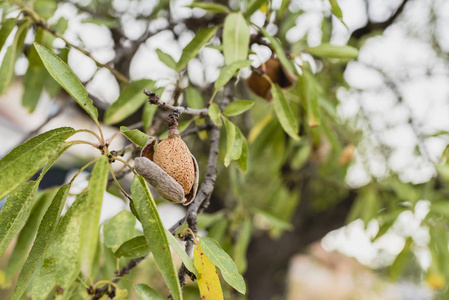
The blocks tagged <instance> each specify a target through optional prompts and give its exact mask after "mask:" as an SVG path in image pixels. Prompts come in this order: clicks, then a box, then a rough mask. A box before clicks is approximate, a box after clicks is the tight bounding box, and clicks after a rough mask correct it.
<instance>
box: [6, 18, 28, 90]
mask: <svg viewBox="0 0 449 300" xmlns="http://www.w3.org/2000/svg"><path fill="white" fill-rule="evenodd" d="M30 25H31V21H30V20H26V21H24V22H22V23H21V24H20V25H19V27H18V28H17V32H16V35H15V37H14V41H13V42H12V45H11V46H9V47H8V49H7V50H6V53H5V56H4V57H3V60H2V65H1V67H0V95H2V94H3V93H5V92H6V90H7V89H8V88H9V85H10V84H11V81H12V78H13V77H14V67H15V65H16V60H17V57H18V55H19V51H20V49H21V48H22V45H23V42H24V40H25V36H26V34H27V31H28V27H30Z"/></svg>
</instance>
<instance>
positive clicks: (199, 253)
mask: <svg viewBox="0 0 449 300" xmlns="http://www.w3.org/2000/svg"><path fill="white" fill-rule="evenodd" d="M193 257H194V265H195V268H196V269H197V270H198V274H199V277H198V278H197V281H198V287H199V289H200V294H201V299H203V300H220V299H221V300H223V291H222V290H221V285H220V280H219V279H218V275H217V270H216V269H215V265H214V264H213V263H212V262H211V261H210V260H209V258H208V257H207V256H206V254H204V252H203V250H202V249H201V247H200V245H199V243H196V245H195V248H194V249H193Z"/></svg>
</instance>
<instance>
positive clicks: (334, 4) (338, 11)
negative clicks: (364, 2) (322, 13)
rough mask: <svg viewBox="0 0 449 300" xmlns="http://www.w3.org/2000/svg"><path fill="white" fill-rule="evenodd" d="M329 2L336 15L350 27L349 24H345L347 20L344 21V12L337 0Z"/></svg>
mask: <svg viewBox="0 0 449 300" xmlns="http://www.w3.org/2000/svg"><path fill="white" fill-rule="evenodd" d="M329 3H330V5H331V9H332V13H333V14H334V16H336V17H337V18H338V19H339V20H340V22H341V23H342V24H343V25H344V26H345V27H346V28H348V26H347V25H346V24H345V22H343V13H342V12H341V8H340V6H339V5H338V2H337V0H329Z"/></svg>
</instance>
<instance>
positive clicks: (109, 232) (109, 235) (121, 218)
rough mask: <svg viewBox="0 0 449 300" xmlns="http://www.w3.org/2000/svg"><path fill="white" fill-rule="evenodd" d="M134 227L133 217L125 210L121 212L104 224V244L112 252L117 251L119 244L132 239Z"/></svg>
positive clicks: (134, 219) (134, 220)
mask: <svg viewBox="0 0 449 300" xmlns="http://www.w3.org/2000/svg"><path fill="white" fill-rule="evenodd" d="M135 227H136V218H135V217H134V215H133V214H132V213H131V212H129V211H127V210H122V211H121V212H119V213H118V214H116V215H115V216H114V217H112V218H110V219H109V220H108V221H107V222H106V223H105V224H104V227H103V233H104V244H105V245H106V246H107V247H109V248H112V249H113V250H114V251H115V250H117V249H118V247H119V246H120V245H121V244H123V243H124V242H125V241H127V240H129V239H131V238H133V237H134V235H135Z"/></svg>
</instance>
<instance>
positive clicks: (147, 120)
mask: <svg viewBox="0 0 449 300" xmlns="http://www.w3.org/2000/svg"><path fill="white" fill-rule="evenodd" d="M157 107H158V106H157V105H153V104H150V103H149V102H145V105H144V106H143V112H142V123H143V130H144V131H145V132H147V130H148V129H150V127H151V124H152V123H153V118H154V114H155V113H156V111H157Z"/></svg>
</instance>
